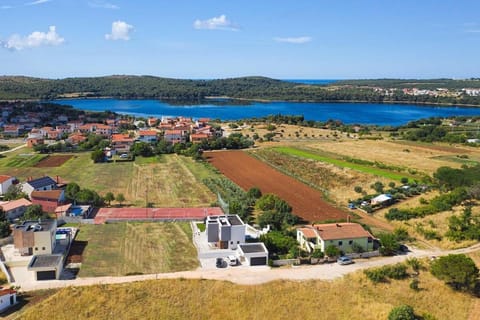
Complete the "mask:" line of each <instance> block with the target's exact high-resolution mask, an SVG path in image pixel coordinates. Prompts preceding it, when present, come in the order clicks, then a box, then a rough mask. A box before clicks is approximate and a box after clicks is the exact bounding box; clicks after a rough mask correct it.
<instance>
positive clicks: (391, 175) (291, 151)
mask: <svg viewBox="0 0 480 320" xmlns="http://www.w3.org/2000/svg"><path fill="white" fill-rule="evenodd" d="M274 150H276V151H278V152H281V153H285V154H288V155H292V156H296V157H301V158H305V159H312V160H316V161H322V162H326V163H330V164H333V165H336V166H338V167H341V168H348V169H352V170H356V171H359V172H363V173H367V174H372V175H375V176H379V177H384V178H387V179H392V180H396V181H400V180H401V179H402V178H403V177H405V176H408V175H405V174H400V173H395V172H391V171H387V170H381V169H377V168H373V167H369V166H364V165H360V164H356V163H351V162H347V161H344V160H339V159H335V158H332V157H327V156H323V155H320V154H317V153H313V152H309V151H306V150H300V149H296V148H292V147H275V148H274Z"/></svg>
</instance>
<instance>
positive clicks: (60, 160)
mask: <svg viewBox="0 0 480 320" xmlns="http://www.w3.org/2000/svg"><path fill="white" fill-rule="evenodd" d="M73 157H74V156H73V155H52V156H47V157H45V158H43V159H42V160H40V161H39V162H37V164H35V167H37V168H50V167H59V166H61V165H63V164H64V163H65V162H67V161H68V160H70V159H71V158H73Z"/></svg>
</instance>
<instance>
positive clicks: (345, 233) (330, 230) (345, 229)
mask: <svg viewBox="0 0 480 320" xmlns="http://www.w3.org/2000/svg"><path fill="white" fill-rule="evenodd" d="M313 227H314V228H315V229H316V230H317V232H318V234H319V236H320V238H321V239H323V240H337V239H347V238H350V239H353V238H365V237H367V238H373V236H372V235H371V234H370V232H368V231H366V230H365V229H363V227H362V226H361V225H359V224H358V223H328V224H316V225H314V226H313Z"/></svg>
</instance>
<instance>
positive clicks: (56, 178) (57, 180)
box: [55, 176, 60, 184]
mask: <svg viewBox="0 0 480 320" xmlns="http://www.w3.org/2000/svg"><path fill="white" fill-rule="evenodd" d="M55 181H56V182H57V184H58V183H59V181H60V180H59V179H58V176H56V177H55Z"/></svg>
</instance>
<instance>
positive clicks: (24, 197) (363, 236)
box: [0, 104, 380, 310]
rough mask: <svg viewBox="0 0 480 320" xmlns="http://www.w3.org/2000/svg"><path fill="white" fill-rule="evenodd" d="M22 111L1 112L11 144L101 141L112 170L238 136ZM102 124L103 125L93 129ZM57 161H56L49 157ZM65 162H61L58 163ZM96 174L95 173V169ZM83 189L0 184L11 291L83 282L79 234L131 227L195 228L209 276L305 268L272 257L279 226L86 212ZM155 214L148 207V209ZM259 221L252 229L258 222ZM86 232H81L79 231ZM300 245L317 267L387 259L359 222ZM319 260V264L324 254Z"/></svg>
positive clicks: (182, 214)
mask: <svg viewBox="0 0 480 320" xmlns="http://www.w3.org/2000/svg"><path fill="white" fill-rule="evenodd" d="M19 107H21V104H20V105H18V104H17V105H6V106H4V107H3V108H2V119H3V129H4V130H3V135H4V138H6V139H8V138H12V139H15V138H17V139H18V138H19V137H25V138H24V139H25V140H24V141H25V143H26V147H27V148H31V149H33V150H40V152H42V151H43V150H45V149H44V148H38V147H39V146H44V147H45V146H49V145H55V144H58V143H61V144H67V145H68V146H69V147H71V148H72V150H70V152H72V151H74V150H75V148H76V147H78V146H79V145H80V144H81V143H83V142H85V141H87V140H88V137H89V136H90V137H91V136H92V135H94V136H99V137H101V138H102V139H103V140H107V141H108V144H105V146H104V147H103V148H102V149H101V152H102V158H104V161H112V159H115V160H114V161H120V162H122V161H132V158H133V156H132V153H131V150H132V149H133V148H134V145H135V144H140V143H142V144H156V143H158V142H159V141H160V140H163V141H164V142H165V143H167V144H171V145H173V146H175V145H176V144H185V143H188V142H189V143H191V144H199V143H204V142H205V140H214V139H218V138H221V137H222V136H226V135H229V134H230V133H231V132H229V128H228V127H225V128H222V127H221V126H219V125H217V124H215V125H211V124H210V120H209V119H206V118H199V119H196V120H193V119H189V118H184V117H162V118H160V119H157V118H153V117H150V118H147V119H141V120H138V119H135V118H133V117H125V116H115V115H108V116H107V117H105V118H104V119H103V121H98V117H91V116H89V115H85V114H80V115H78V117H76V116H73V117H68V116H66V115H63V114H60V115H57V114H56V113H55V114H54V113H51V112H49V111H47V110H46V109H45V110H44V109H42V108H43V107H42V105H41V104H39V105H36V106H35V109H39V110H38V111H35V112H33V111H28V112H24V113H22V112H21V111H20V110H21V108H19ZM91 121H95V122H91ZM49 152H51V151H49ZM56 157H62V156H57V155H55V154H53V155H50V156H48V157H47V158H45V159H44V160H41V161H40V162H39V164H41V163H42V161H50V162H55V164H54V165H56V166H61V165H62V164H63V163H64V162H65V161H68V159H69V158H68V157H67V158H58V159H57V158H56ZM57 160H58V161H57ZM91 165H95V164H91ZM73 184H76V181H71V180H69V181H67V180H66V179H64V178H63V177H62V176H59V175H56V176H49V175H46V174H44V175H43V176H28V177H26V179H25V180H20V179H18V178H17V177H15V176H13V175H11V176H10V175H1V176H0V197H2V198H3V200H2V201H1V202H0V207H1V208H2V210H3V212H4V220H5V221H6V223H8V226H9V229H11V235H10V236H9V237H7V238H5V239H4V241H3V242H2V243H3V246H2V247H1V251H2V255H1V263H0V268H1V270H2V271H3V273H4V274H5V275H6V277H7V282H8V283H10V284H11V286H12V288H17V290H18V289H20V290H21V289H22V288H29V287H35V283H41V282H49V281H50V282H51V281H54V282H55V281H57V282H58V281H59V282H62V281H63V282H64V281H67V282H68V281H71V280H72V279H75V278H76V277H77V273H78V269H79V268H80V269H81V263H80V264H79V263H75V262H72V261H71V259H70V258H69V255H70V250H71V248H73V250H74V251H75V250H76V249H75V248H76V247H77V246H78V244H77V243H76V240H75V239H76V236H77V232H78V231H79V229H78V226H81V225H82V224H89V225H92V224H93V225H103V224H112V223H124V222H145V223H149V222H163V223H169V222H174V223H175V222H184V223H188V224H189V225H190V228H191V232H192V237H191V242H192V244H193V245H194V247H195V248H196V250H197V259H198V261H199V266H200V268H202V269H205V270H210V269H216V268H226V267H228V268H249V267H252V266H256V267H259V266H260V267H261V266H264V267H265V268H267V267H268V265H271V266H281V265H292V264H299V263H300V260H299V259H298V258H297V257H295V258H293V259H276V260H275V261H271V260H270V256H271V254H272V252H271V253H270V255H269V250H268V249H267V247H266V245H265V244H264V243H263V242H261V241H260V238H261V237H262V235H265V234H267V233H268V232H269V231H271V227H270V225H267V226H266V227H260V226H258V225H257V224H254V225H252V224H250V223H249V222H250V221H249V222H244V221H243V220H242V218H241V217H240V216H239V215H237V214H230V213H229V207H228V206H208V207H178V208H175V207H168V208H165V207H148V206H147V207H145V206H144V207H132V206H123V205H122V203H121V202H120V201H121V200H120V198H119V197H118V196H117V198H118V199H117V200H118V201H119V205H117V206H110V201H111V200H109V199H107V197H105V199H106V200H107V201H108V205H107V201H104V202H102V203H103V205H102V206H98V204H96V203H93V202H92V203H88V202H87V203H85V202H84V203H81V202H82V201H81V199H80V197H78V198H75V197H73V198H72V195H71V193H72V191H71V189H72V188H70V187H69V185H70V186H72V185H73ZM147 205H148V203H147ZM249 220H250V219H249ZM80 228H81V227H80ZM296 239H297V245H296V246H298V248H300V250H303V251H305V252H306V253H307V254H313V253H314V252H315V255H313V256H314V258H313V259H312V261H310V260H309V261H310V262H312V263H314V264H317V263H325V262H336V261H337V258H338V257H340V255H341V257H340V258H339V259H338V263H339V264H342V265H344V264H350V263H353V261H352V260H351V258H359V257H360V258H364V259H365V258H368V257H374V256H378V255H380V254H379V246H380V245H379V242H378V240H377V239H375V237H374V236H373V235H372V234H371V233H370V232H369V231H367V230H365V229H364V228H363V227H362V226H361V225H360V224H358V223H353V222H349V221H347V222H339V223H324V224H321V223H320V224H319V223H312V224H311V225H306V226H299V227H298V228H297V231H296ZM318 253H320V254H318ZM16 294H17V291H16V290H14V289H4V290H3V291H2V295H5V297H6V299H2V301H6V302H5V304H3V305H2V309H1V310H5V309H6V308H8V307H9V306H11V305H15V304H16V302H17V298H16Z"/></svg>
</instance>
